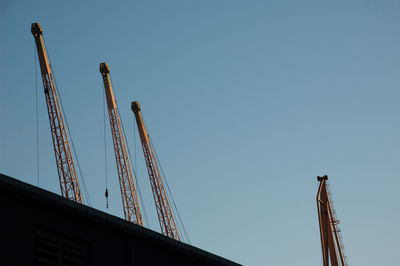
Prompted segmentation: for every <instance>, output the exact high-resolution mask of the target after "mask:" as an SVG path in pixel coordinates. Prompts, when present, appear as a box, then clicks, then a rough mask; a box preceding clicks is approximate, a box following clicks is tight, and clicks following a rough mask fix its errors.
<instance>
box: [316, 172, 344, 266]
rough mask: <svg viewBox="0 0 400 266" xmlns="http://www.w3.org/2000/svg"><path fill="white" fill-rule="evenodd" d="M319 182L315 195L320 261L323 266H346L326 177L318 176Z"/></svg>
mask: <svg viewBox="0 0 400 266" xmlns="http://www.w3.org/2000/svg"><path fill="white" fill-rule="evenodd" d="M317 179H318V181H319V182H320V185H319V189H318V194H317V206H318V220H319V229H320V235H321V246H322V259H323V265H324V266H329V265H332V266H339V265H340V266H347V265H348V264H347V262H346V256H345V255H344V247H343V243H342V238H341V235H340V229H339V225H338V224H339V220H337V219H336V218H335V210H334V208H333V203H332V201H331V199H330V193H329V187H328V183H327V182H326V181H327V180H328V176H326V175H325V176H318V177H317Z"/></svg>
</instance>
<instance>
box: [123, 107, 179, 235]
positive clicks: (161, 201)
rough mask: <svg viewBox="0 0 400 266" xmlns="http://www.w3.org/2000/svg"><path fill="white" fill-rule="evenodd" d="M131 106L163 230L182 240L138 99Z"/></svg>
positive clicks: (166, 233) (165, 233) (164, 232)
mask: <svg viewBox="0 0 400 266" xmlns="http://www.w3.org/2000/svg"><path fill="white" fill-rule="evenodd" d="M131 108H132V111H133V112H134V114H135V118H136V123H137V127H138V130H139V135H140V141H141V143H142V148H143V153H144V158H145V161H146V166H147V172H148V173H149V179H150V184H151V189H152V191H153V197H154V202H155V204H156V210H157V215H158V220H159V223H160V227H161V231H162V233H163V234H164V235H166V236H169V237H171V238H173V239H175V240H180V238H179V234H178V231H177V227H176V224H175V220H174V217H173V215H172V210H171V206H170V204H169V201H168V197H167V193H166V191H165V188H164V184H163V181H162V178H161V174H160V170H159V168H158V165H157V162H156V158H155V156H154V152H153V148H152V147H151V144H150V140H149V135H148V133H147V130H146V126H145V124H144V122H143V118H142V114H141V112H140V105H139V103H138V102H137V101H135V102H132V104H131Z"/></svg>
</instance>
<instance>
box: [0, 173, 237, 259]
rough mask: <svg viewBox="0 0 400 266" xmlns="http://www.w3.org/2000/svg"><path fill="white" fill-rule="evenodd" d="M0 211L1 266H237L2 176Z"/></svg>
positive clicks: (0, 179)
mask: <svg viewBox="0 0 400 266" xmlns="http://www.w3.org/2000/svg"><path fill="white" fill-rule="evenodd" d="M0 209H1V220H0V265H4V266H9V265H10V266H11V265H38V266H39V265H71V266H75V265H96V266H101V265H108V266H112V265H239V264H236V263H234V262H232V261H229V260H227V259H224V258H222V257H219V256H216V255H214V254H211V253H209V252H206V251H203V250H201V249H198V248H195V247H193V246H190V245H187V244H185V243H182V242H179V241H175V240H173V239H170V238H168V237H165V236H163V235H162V234H159V233H157V232H154V231H152V230H149V229H146V228H143V227H140V226H138V225H135V224H132V223H130V222H127V221H125V220H123V219H120V218H118V217H115V216H112V215H109V214H106V213H104V212H101V211H98V210H96V209H93V208H90V207H88V206H84V205H80V204H77V203H75V202H72V201H70V200H67V199H65V198H63V197H61V196H59V195H56V194H54V193H51V192H48V191H46V190H43V189H40V188H38V187H35V186H31V185H29V184H26V183H23V182H21V181H18V180H16V179H14V178H11V177H8V176H6V175H3V174H0ZM210 237H212V236H210Z"/></svg>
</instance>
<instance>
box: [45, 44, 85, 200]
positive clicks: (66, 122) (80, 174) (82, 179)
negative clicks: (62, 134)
mask: <svg viewBox="0 0 400 266" xmlns="http://www.w3.org/2000/svg"><path fill="white" fill-rule="evenodd" d="M43 43H44V46H45V48H46V51H47V53H48V54H49V56H48V60H49V64H50V67H51V68H53V67H52V63H51V59H50V53H49V50H48V49H47V45H46V42H45V41H44V38H43ZM52 72H53V79H54V84H55V89H56V92H57V93H58V95H59V97H58V99H59V101H60V106H61V111H62V114H63V116H64V118H65V125H66V126H67V131H68V135H69V138H70V139H71V145H72V150H73V152H74V156H75V159H76V162H77V166H78V171H79V176H80V179H81V181H82V185H83V190H84V192H85V193H84V194H85V198H86V203H87V204H88V205H89V206H91V207H92V202H91V200H90V196H89V191H88V189H87V187H86V183H85V178H84V176H83V172H82V169H81V166H80V163H79V159H78V154H77V152H76V149H75V145H74V140H73V139H72V134H71V131H70V129H69V124H68V119H67V116H66V115H65V111H64V106H63V103H62V96H61V93H60V91H59V90H58V88H57V87H58V85H57V80H56V75H55V71H54V70H53V71H52Z"/></svg>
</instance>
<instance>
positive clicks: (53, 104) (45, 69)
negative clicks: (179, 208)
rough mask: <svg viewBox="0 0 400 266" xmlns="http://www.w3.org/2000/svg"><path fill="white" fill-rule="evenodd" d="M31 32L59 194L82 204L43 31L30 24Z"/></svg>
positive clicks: (38, 26) (36, 24) (36, 25)
mask: <svg viewBox="0 0 400 266" xmlns="http://www.w3.org/2000/svg"><path fill="white" fill-rule="evenodd" d="M31 32H32V34H33V37H34V38H35V43H36V48H37V53H38V57H39V63H40V70H41V73H42V81H43V88H44V95H45V97H46V104H47V111H48V114H49V121H50V129H51V136H52V139H53V147H54V155H55V157H56V163H57V172H58V177H59V180H60V187H61V194H62V196H64V197H66V198H67V199H71V200H73V201H75V202H79V203H82V196H81V191H80V188H79V183H78V178H77V175H76V170H75V164H74V160H73V158H72V154H71V149H70V146H69V141H68V136H67V132H66V130H65V125H64V119H63V116H62V110H61V108H60V102H59V99H58V94H57V89H56V85H55V82H54V79H53V74H52V71H51V67H50V63H49V58H48V55H47V52H46V49H45V45H44V40H43V36H42V35H43V29H42V27H41V26H40V24H39V23H32V27H31Z"/></svg>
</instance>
